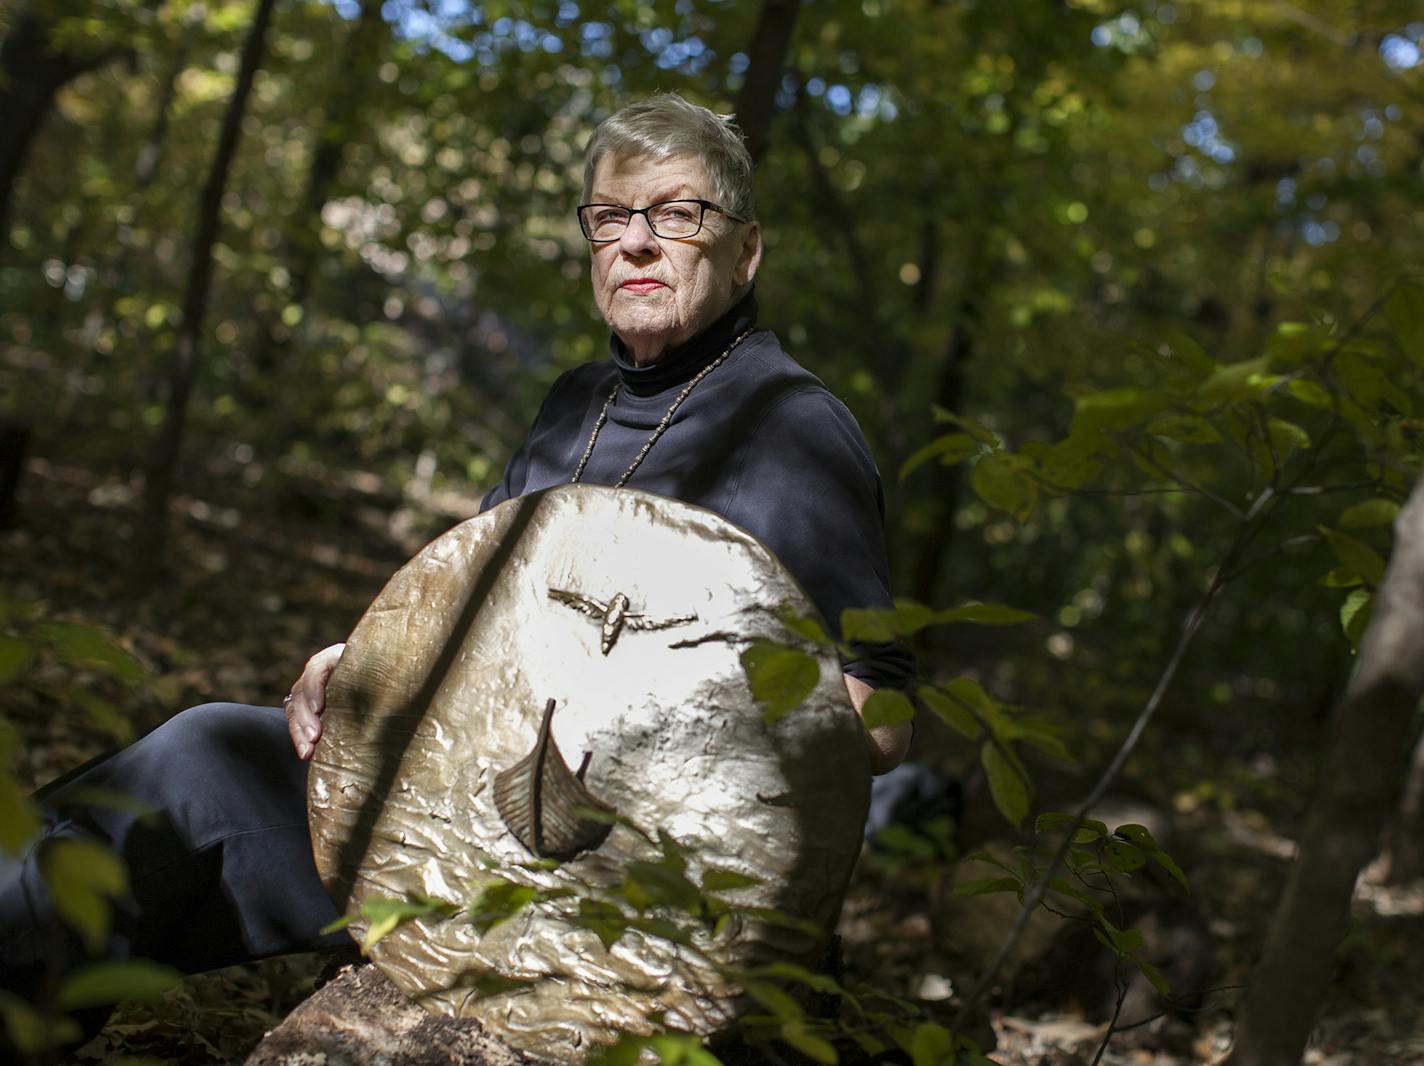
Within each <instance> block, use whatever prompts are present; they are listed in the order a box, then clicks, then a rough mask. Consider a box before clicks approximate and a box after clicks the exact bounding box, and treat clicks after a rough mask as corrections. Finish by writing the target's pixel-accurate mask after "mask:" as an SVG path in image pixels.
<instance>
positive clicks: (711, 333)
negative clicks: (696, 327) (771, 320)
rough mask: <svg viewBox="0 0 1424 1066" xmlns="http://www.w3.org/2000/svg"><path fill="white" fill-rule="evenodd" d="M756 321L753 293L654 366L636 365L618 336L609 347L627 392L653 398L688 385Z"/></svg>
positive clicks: (612, 338) (614, 336)
mask: <svg viewBox="0 0 1424 1066" xmlns="http://www.w3.org/2000/svg"><path fill="white" fill-rule="evenodd" d="M756 319H757V302H756V294H755V293H754V292H750V291H749V292H748V293H747V294H746V295H745V296H743V297H742V298H741V299H740V300H739V301H737V303H735V304H733V305H732V308H731V310H729V311H728V312H727V313H726V314H724V315H723V316H722V317H721V318H719V319H717V321H715V322H713V323H712V325H710V326H708V327H707V328H706V329H704V330H703V331H702V332H701V333H699V334H697V336H695V337H693V338H692V339H691V340H689V341H687V342H686V343H684V344H680V345H678V346H677V347H676V348H674V349H673V350H672V351H670V352H667V353H666V354H664V355H663V357H662V358H661V359H659V360H658V361H657V362H656V363H653V364H652V365H651V366H638V365H637V364H636V363H634V362H633V357H632V356H631V355H629V354H628V349H627V347H626V346H625V345H624V344H623V342H622V341H621V340H619V339H618V337H617V335H616V334H615V335H611V336H610V337H609V340H608V346H609V349H610V350H611V351H612V353H613V363H614V365H615V366H616V367H617V368H618V378H619V381H621V382H622V385H623V388H624V389H626V390H627V391H628V392H631V393H632V394H633V395H635V396H652V395H654V394H656V393H659V392H663V391H664V390H666V389H670V388H674V387H676V386H679V385H685V384H687V383H688V382H689V381H691V380H692V379H693V378H694V377H696V376H697V372H698V371H699V370H701V369H702V368H703V367H705V366H706V365H707V364H708V363H710V362H712V360H714V359H716V358H717V356H719V355H721V354H722V352H723V350H724V349H725V348H726V347H727V345H729V344H731V343H732V341H733V340H734V339H735V338H736V337H737V336H739V335H740V334H741V333H742V332H743V331H745V330H747V329H750V328H751V327H752V326H753V325H755V324H756Z"/></svg>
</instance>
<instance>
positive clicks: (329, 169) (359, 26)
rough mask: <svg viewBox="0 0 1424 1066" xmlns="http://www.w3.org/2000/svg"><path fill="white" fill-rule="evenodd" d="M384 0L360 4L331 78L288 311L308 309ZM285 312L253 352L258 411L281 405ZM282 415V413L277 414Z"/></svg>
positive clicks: (270, 319) (292, 262) (292, 232)
mask: <svg viewBox="0 0 1424 1066" xmlns="http://www.w3.org/2000/svg"><path fill="white" fill-rule="evenodd" d="M382 6H383V0H362V3H361V15H360V17H359V18H358V19H357V21H356V24H355V25H354V26H352V27H351V29H350V32H349V33H348V34H347V38H346V48H345V55H344V57H343V60H342V62H341V63H340V65H339V66H338V68H337V70H336V72H335V75H334V77H333V79H332V83H331V87H330V91H329V93H328V96H327V101H326V105H325V107H324V108H323V118H322V124H321V127H320V129H319V130H318V131H317V143H316V146H315V148H314V150H313V152H312V159H311V166H310V168H309V169H308V171H307V180H306V188H305V191H304V193H303V195H302V200H301V204H300V206H299V207H298V209H297V215H296V217H295V218H294V219H293V220H292V223H291V225H290V227H289V228H288V231H287V240H286V262H287V273H288V274H289V276H290V278H291V282H290V286H289V288H288V290H287V293H286V299H285V303H284V307H287V306H291V307H297V308H298V309H303V310H304V309H305V304H306V299H307V294H308V293H309V292H310V291H311V282H312V275H313V274H314V273H315V271H316V267H317V260H318V258H319V255H320V252H321V236H320V235H321V209H322V208H323V207H324V206H325V205H326V200H327V196H328V195H329V194H330V192H331V186H332V184H333V183H334V182H335V181H336V178H337V175H338V174H339V173H340V171H341V155H342V151H343V150H344V149H345V147H346V145H347V144H348V143H349V141H350V140H351V135H352V131H353V130H355V129H356V128H357V127H358V125H359V123H360V118H361V111H362V105H363V104H364V100H365V93H364V89H365V88H366V87H368V86H370V85H371V84H372V82H373V81H374V80H375V79H374V76H373V75H372V74H371V73H370V71H369V68H370V66H371V65H372V60H373V59H374V58H376V57H378V56H379V55H380V46H381V43H382V40H383V36H384V34H383V31H384V29H385V27H386V22H385V20H384V19H383V18H382V17H381V8H382ZM282 310H283V308H278V309H277V310H276V311H275V312H273V313H272V314H270V315H267V316H265V320H264V321H263V322H262V323H261V327H260V330H259V332H258V336H257V339H256V345H255V347H254V349H253V353H252V368H253V378H254V380H255V386H254V389H253V392H254V395H253V396H251V397H248V400H249V401H250V402H251V403H253V404H256V405H259V406H270V405H271V404H273V403H280V402H281V397H282V390H281V389H280V388H276V387H274V386H275V380H274V379H275V378H276V377H277V375H278V374H280V372H281V367H282V366H283V365H284V362H285V360H284V359H283V353H284V352H285V350H286V348H287V345H288V343H289V342H290V340H291V331H290V327H289V326H288V325H287V324H286V323H285V322H284V321H283V320H282V317H281V315H282ZM279 414H280V413H279Z"/></svg>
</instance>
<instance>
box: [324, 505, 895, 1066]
mask: <svg viewBox="0 0 1424 1066" xmlns="http://www.w3.org/2000/svg"><path fill="white" fill-rule="evenodd" d="M551 590H557V591H558V592H559V593H562V594H564V595H562V596H551ZM569 595H573V596H582V597H586V598H587V599H588V600H589V601H592V602H595V603H596V604H597V605H598V609H597V611H590V610H578V609H570V605H569V603H568V596H569ZM625 598H626V602H625ZM615 606H616V609H617V610H618V611H619V612H621V614H622V616H623V617H624V618H627V619H633V618H635V617H641V618H643V619H647V620H649V622H650V623H651V622H658V621H668V622H671V621H672V620H676V621H677V625H675V626H672V625H669V626H668V627H666V628H635V626H633V625H631V624H627V625H623V626H622V627H621V629H620V631H619V632H617V633H614V637H615V639H614V640H613V641H612V642H611V643H610V641H609V639H608V638H609V632H610V630H609V625H608V618H607V615H608V614H609V613H610V611H611V610H612V609H613V608H614V607H615ZM782 606H790V607H791V608H792V609H793V610H798V611H801V612H804V613H809V612H810V611H811V607H810V604H809V601H808V600H807V599H806V597H805V594H804V593H803V592H802V591H801V590H800V589H799V587H797V585H796V584H795V582H794V581H793V579H792V578H791V577H790V575H789V574H788V573H787V572H786V570H785V569H784V568H783V567H782V566H781V565H780V564H779V563H778V562H777V561H776V560H775V559H774V558H773V557H772V555H771V554H770V553H769V552H768V551H767V550H766V549H765V548H763V547H762V546H761V545H760V544H758V543H757V542H756V541H755V540H754V539H753V538H751V537H750V536H749V535H747V534H745V533H743V532H742V531H740V530H739V529H737V528H736V527H735V526H732V525H731V524H729V523H727V522H726V521H724V520H723V519H721V518H720V517H718V516H716V515H714V514H712V513H711V512H709V511H705V510H702V509H700V508H696V507H692V506H689V505H687V504H682V503H679V502H676V501H672V500H667V499H663V498H661V497H656V496H651V495H648V494H645V493H640V492H636V491H634V490H630V489H622V490H614V489H607V488H600V487H594V486H583V485H578V486H568V487H564V488H558V489H552V490H549V491H548V492H545V493H539V494H534V495H531V496H527V497H523V498H520V499H516V500H511V501H508V502H506V503H504V504H501V505H500V506H499V507H496V508H494V509H493V510H491V511H490V512H488V513H486V514H484V515H481V516H480V517H478V518H474V519H471V520H470V521H468V522H465V523H464V524H462V525H460V526H458V527H456V528H455V529H453V530H451V531H450V532H449V533H447V534H445V535H444V536H442V537H440V538H439V539H437V540H436V541H434V542H433V543H431V544H430V545H429V546H428V547H426V548H425V549H424V550H423V551H422V552H421V553H420V554H419V555H417V556H416V557H415V558H414V559H413V560H411V562H410V563H408V564H407V565H406V566H405V567H404V568H402V569H401V570H400V571H399V572H398V573H397V574H396V575H395V577H393V578H392V579H391V581H390V583H389V584H388V585H387V586H386V588H385V589H384V590H383V591H382V593H381V595H380V596H379V597H378V598H377V599H376V601H375V602H374V603H373V604H372V605H371V607H370V609H369V610H368V611H367V613H366V614H365V616H364V617H363V618H362V619H361V622H360V624H359V625H358V626H357V628H356V631H355V632H354V633H353V634H352V635H351V637H350V639H349V641H348V644H347V648H346V652H345V655H344V656H343V658H342V660H341V664H340V666H339V667H338V668H337V670H336V672H335V674H333V676H332V679H331V684H330V686H329V688H328V696H327V707H326V712H325V717H324V723H325V724H324V734H323V737H322V740H321V743H320V744H319V745H318V747H317V751H316V757H315V760H314V762H313V766H312V773H311V777H310V783H309V795H308V805H309V810H310V815H311V826H312V839H313V844H314V850H315V853H316V858H317V866H318V870H319V871H320V873H321V876H322V878H323V880H324V881H325V882H326V884H327V886H328V888H329V889H330V890H331V891H332V893H333V895H334V896H335V897H336V898H337V900H338V902H339V903H340V902H346V905H347V907H348V910H349V911H352V912H355V911H356V910H357V909H358V908H359V906H360V904H361V903H362V901H364V900H367V899H371V898H373V897H391V896H397V897H399V896H404V895H406V894H407V893H409V892H420V893H424V894H427V895H430V896H436V897H441V898H444V899H450V900H460V901H467V900H469V899H471V898H472V897H473V896H474V895H475V894H476V891H477V886H478V885H479V884H480V883H481V882H482V881H487V880H488V879H489V878H490V876H491V870H492V868H493V871H494V872H495V873H497V874H498V875H499V876H501V877H504V878H506V879H508V880H511V881H516V882H519V883H523V884H528V885H532V886H535V887H539V888H544V889H551V888H558V887H570V888H573V889H575V891H576V892H578V891H586V888H584V887H583V886H588V885H594V886H603V887H610V886H616V885H617V884H618V883H619V882H620V881H621V880H622V877H623V870H624V868H625V866H626V864H627V863H628V862H630V861H633V860H640V859H641V860H649V859H655V858H656V854H655V852H654V851H653V849H652V848H651V847H650V845H649V844H648V843H647V842H646V841H644V840H643V839H641V838H640V836H639V835H638V834H637V833H635V832H633V831H632V830H630V829H628V828H627V827H625V826H622V825H618V826H615V827H614V828H613V830H612V831H611V833H609V834H608V836H607V838H606V839H605V840H603V841H602V843H601V844H599V845H598V846H597V848H596V849H595V850H593V851H589V852H584V853H583V854H581V855H579V856H578V857H576V858H574V859H573V860H571V861H569V862H567V863H565V864H563V865H562V866H560V867H558V868H557V869H553V870H528V869H524V868H522V867H521V865H520V864H525V863H529V862H530V861H531V859H532V858H533V856H531V854H530V852H529V850H528V849H527V848H526V847H525V846H524V845H523V844H521V843H520V842H519V840H518V839H516V837H515V836H514V834H513V833H511V832H510V830H509V829H508V828H507V827H506V824H505V822H504V820H503V819H502V818H501V817H500V815H499V813H498V811H497V810H496V807H495V800H494V791H495V789H494V781H495V777H496V775H498V774H499V773H500V772H501V771H504V770H506V769H508V768H509V767H512V766H515V765H516V764H518V763H519V762H520V761H521V760H523V759H525V758H527V757H528V756H529V754H530V752H531V751H532V750H534V748H535V745H536V740H537V738H538V734H539V727H540V723H541V719H542V717H543V712H544V709H545V707H546V704H547V701H548V700H551V699H552V700H555V701H556V702H557V708H558V709H557V712H556V713H555V714H554V716H553V718H552V725H551V728H552V734H553V738H554V740H555V742H556V743H557V747H558V749H559V750H560V751H562V752H563V753H564V754H565V755H566V756H567V758H568V762H569V764H570V765H571V766H573V767H574V768H578V767H579V766H580V764H581V763H582V762H583V760H584V758H585V756H587V767H586V771H585V773H584V778H583V780H584V783H585V784H586V785H587V787H588V790H589V791H590V792H591V793H592V794H593V795H594V796H596V797H598V798H599V799H600V800H601V801H603V802H604V803H607V804H609V805H610V806H612V807H613V808H615V809H616V810H617V811H618V812H619V814H620V815H621V816H622V817H624V818H627V819H629V820H631V821H632V822H633V823H634V824H635V825H637V826H638V827H640V828H641V829H643V830H645V831H646V832H648V833H650V834H652V835H654V836H655V835H656V832H657V831H658V830H659V829H662V830H665V831H667V832H668V833H670V834H672V836H673V837H674V838H676V839H677V840H678V841H679V842H680V843H682V844H684V845H686V846H688V847H690V848H692V849H693V852H694V854H693V858H692V859H691V867H690V869H689V874H690V875H691V876H692V878H693V880H694V881H696V880H698V879H699V876H698V875H699V870H700V868H705V867H717V868H721V869H728V870H734V871H738V872H740V873H743V874H746V875H749V876H753V877H757V878H760V879H761V883H760V884H759V885H755V886H753V887H749V888H742V889H738V890H736V892H734V893H731V894H730V896H729V898H731V899H734V900H735V901H736V902H737V903H739V904H743V905H746V906H757V907H775V908H777V909H779V910H781V911H783V912H786V913H789V914H792V915H796V916H800V917H805V918H809V919H812V920H813V921H816V922H818V923H820V924H821V925H823V926H831V925H833V923H834V920H835V917H836V914H837V912H838V910H839V907H840V902H841V897H842V895H843V892H844V889H845V883H846V881H847V879H848V877H849V875H850V870H851V866H852V864H853V862H854V860H855V856H856V854H857V852H858V850H859V845H860V833H861V827H862V825H863V824H864V818H865V807H866V803H867V797H868V791H869V779H868V774H867V769H866V759H865V752H864V746H863V743H862V740H861V737H860V726H859V722H858V721H857V719H856V716H855V712H854V710H853V709H852V708H851V706H850V703H849V700H848V698H847V696H846V693H845V689H844V686H843V684H842V682H841V679H840V671H839V668H838V666H837V664H836V662H835V660H834V657H833V656H829V655H828V656H826V657H825V658H824V659H823V661H822V670H821V681H820V684H819V685H818V687H817V688H816V690H815V692H814V693H813V694H812V696H811V698H810V699H809V700H808V701H807V702H806V703H805V705H803V706H802V707H801V708H800V709H798V710H797V711H795V712H793V713H791V714H789V715H787V716H786V717H784V718H782V719H781V720H779V721H778V722H777V723H775V724H774V725H773V726H770V727H768V726H766V725H764V724H763V721H762V716H761V712H760V709H759V708H758V707H757V705H756V704H755V703H754V701H753V700H752V697H751V695H750V692H749V691H748V688H747V683H746V678H745V675H744V674H743V672H742V668H741V665H740V661H739V654H740V651H741V650H742V648H743V647H744V646H745V641H746V640H749V639H752V638H755V637H772V638H775V637H780V636H783V635H784V634H783V632H782V627H781V625H780V623H779V622H778V621H777V620H776V614H775V612H776V610H777V609H778V608H779V607H782ZM599 614H602V615H603V617H602V618H600V617H598V615H599ZM591 615H593V617H591ZM688 616H695V617H692V618H690V619H689V618H688ZM604 647H607V654H605V653H604V650H603V649H604ZM574 906H576V897H574V898H566V899H560V900H553V901H550V902H547V903H541V904H536V905H533V906H531V907H529V908H527V909H526V910H524V911H522V912H520V913H519V914H518V915H517V916H516V917H514V918H513V919H511V920H509V921H507V922H504V923H503V924H500V925H497V926H495V927H494V928H493V929H491V930H489V932H488V933H487V934H486V935H484V936H483V937H481V936H480V935H479V934H478V932H477V931H476V929H475V928H474V926H473V925H471V924H470V922H469V921H468V919H466V918H463V917H457V918H454V919H450V920H432V921H428V922H427V921H424V920H422V921H419V922H415V923H411V924H408V925H406V926H403V927H401V928H400V929H398V930H397V931H396V932H395V933H393V934H391V935H390V936H389V937H387V938H386V939H385V940H383V941H381V942H380V943H379V944H378V945H377V946H376V948H375V949H374V951H373V956H374V958H375V961H376V962H377V964H378V965H380V967H381V968H382V969H383V970H384V971H385V972H386V973H387V974H388V975H389V976H390V977H391V979H392V980H393V981H395V983H396V984H397V985H398V986H399V987H400V988H401V989H402V990H404V991H405V992H406V993H407V995H409V996H411V997H412V998H414V999H416V1000H417V1001H418V1002H420V1003H422V1004H424V1005H425V1006H426V1007H427V1008H428V1009H430V1010H432V1011H435V1012H438V1013H445V1014H451V1015H461V1016H473V1017H476V1018H478V1019H479V1020H480V1021H481V1023H482V1024H483V1025H484V1026H485V1027H486V1028H487V1029H488V1030H489V1031H490V1032H491V1033H493V1034H494V1035H496V1036H499V1037H500V1038H502V1039H505V1040H507V1041H508V1042H509V1043H510V1044H512V1045H513V1046H515V1047H518V1048H521V1049H522V1050H524V1051H526V1052H528V1053H530V1054H533V1055H535V1056H539V1057H542V1058H546V1059H549V1060H554V1061H579V1060H581V1059H582V1058H584V1057H585V1056H586V1055H587V1054H589V1053H591V1052H592V1051H593V1050H594V1048H595V1047H596V1046H598V1045H601V1044H606V1043H609V1042H611V1041H612V1040H613V1039H615V1038H616V1037H617V1035H618V1034H619V1033H620V1032H622V1031H633V1032H646V1031H647V1030H648V1028H649V1024H650V1023H649V1017H650V1016H651V1015H653V1014H654V1013H655V1012H662V1013H663V1014H664V1016H665V1019H666V1022H667V1023H668V1024H670V1025H673V1026H675V1027H678V1028H684V1029H688V1030H691V1031H696V1032H712V1031H715V1030H717V1029H719V1028H721V1027H723V1026H724V1025H725V1024H726V1023H727V1021H728V1020H729V1019H730V1018H731V1017H733V1016H735V1014H736V1013H737V1012H739V1011H740V1010H741V1009H743V1005H742V1003H741V1001H740V999H739V998H738V997H737V995H736V991H737V990H736V989H735V987H731V986H729V985H727V984H726V983H725V982H724V980H723V979H722V978H721V977H720V976H719V974H718V972H717V970H718V966H731V965H738V964H746V963H749V962H753V961H757V960H761V959H766V958H777V957H780V958H791V959H798V960H800V961H803V962H814V961H815V960H814V959H813V958H811V957H810V953H811V952H812V951H813V950H815V949H814V948H813V946H812V942H811V940H810V938H808V937H806V936H805V935H804V934H801V933H796V932H792V931H788V930H785V929H780V928H773V927H770V926H767V925H765V924H763V923H760V922H755V921H738V922H734V923H732V925H731V926H730V927H729V929H727V930H724V931H723V933H722V934H721V935H720V936H719V937H718V938H717V939H716V940H711V939H709V938H708V937H706V936H701V939H700V940H699V941H698V942H697V949H698V950H696V951H688V950H687V949H686V948H683V947H679V946H677V945H676V944H673V943H672V942H670V941H668V940H664V939H661V938H659V937H655V936H651V935H645V934H643V933H639V932H630V933H628V934H626V935H625V936H624V937H623V938H622V939H621V940H619V941H617V942H616V943H614V944H613V946H612V947H611V948H610V949H605V948H604V946H603V944H602V943H601V942H600V941H599V940H598V938H597V937H596V936H594V935H593V934H592V933H591V932H588V931H585V930H581V929H578V928H576V927H573V926H571V925H569V924H568V923H567V922H566V921H564V920H563V919H562V918H561V917H560V915H561V913H562V912H564V911H567V910H568V909H569V908H571V907H574ZM354 931H355V932H356V933H357V934H358V935H359V934H360V931H361V927H360V923H359V922H358V923H356V925H355V927H354ZM709 960H711V961H709ZM490 972H493V973H497V974H500V975H503V976H505V977H513V978H518V979H521V980H523V981H525V982H527V983H526V984H524V985H522V986H521V987H520V988H519V989H517V990H515V991H511V992H505V993H500V994H495V995H486V996H483V997H481V996H478V995H476V994H475V993H474V992H473V991H471V989H470V988H469V985H470V984H471V983H472V982H473V981H474V980H475V979H477V978H478V977H479V975H481V974H487V973H490Z"/></svg>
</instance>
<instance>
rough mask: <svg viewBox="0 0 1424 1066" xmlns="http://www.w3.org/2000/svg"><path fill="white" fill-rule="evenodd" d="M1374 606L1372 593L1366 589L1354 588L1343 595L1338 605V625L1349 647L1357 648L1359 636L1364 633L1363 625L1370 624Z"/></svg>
mask: <svg viewBox="0 0 1424 1066" xmlns="http://www.w3.org/2000/svg"><path fill="white" fill-rule="evenodd" d="M1373 606H1374V593H1372V592H1370V591H1369V590H1368V589H1355V591H1353V592H1351V593H1350V595H1348V596H1346V597H1345V602H1344V604H1342V605H1341V607H1340V627H1341V628H1342V629H1343V630H1344V631H1345V636H1346V638H1347V639H1348V640H1349V641H1350V647H1352V648H1359V646H1360V638H1361V637H1362V636H1364V635H1365V627H1366V626H1368V625H1369V624H1370V614H1371V610H1372V608H1373Z"/></svg>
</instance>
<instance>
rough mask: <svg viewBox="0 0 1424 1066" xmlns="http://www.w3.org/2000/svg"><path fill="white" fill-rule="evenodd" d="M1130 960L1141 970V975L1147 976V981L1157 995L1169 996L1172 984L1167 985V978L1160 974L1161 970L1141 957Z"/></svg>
mask: <svg viewBox="0 0 1424 1066" xmlns="http://www.w3.org/2000/svg"><path fill="white" fill-rule="evenodd" d="M1132 961H1133V963H1134V964H1135V965H1136V966H1137V969H1138V970H1139V971H1141V973H1142V976H1143V977H1145V978H1147V983H1148V984H1150V985H1151V986H1152V987H1153V988H1155V989H1156V990H1157V993H1158V995H1161V996H1165V997H1168V998H1170V997H1171V995H1172V986H1171V985H1169V984H1168V983H1167V979H1166V978H1165V977H1163V976H1162V971H1161V970H1159V969H1157V967H1155V966H1153V965H1152V964H1151V963H1150V962H1147V961H1145V960H1143V959H1133V960H1132Z"/></svg>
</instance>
